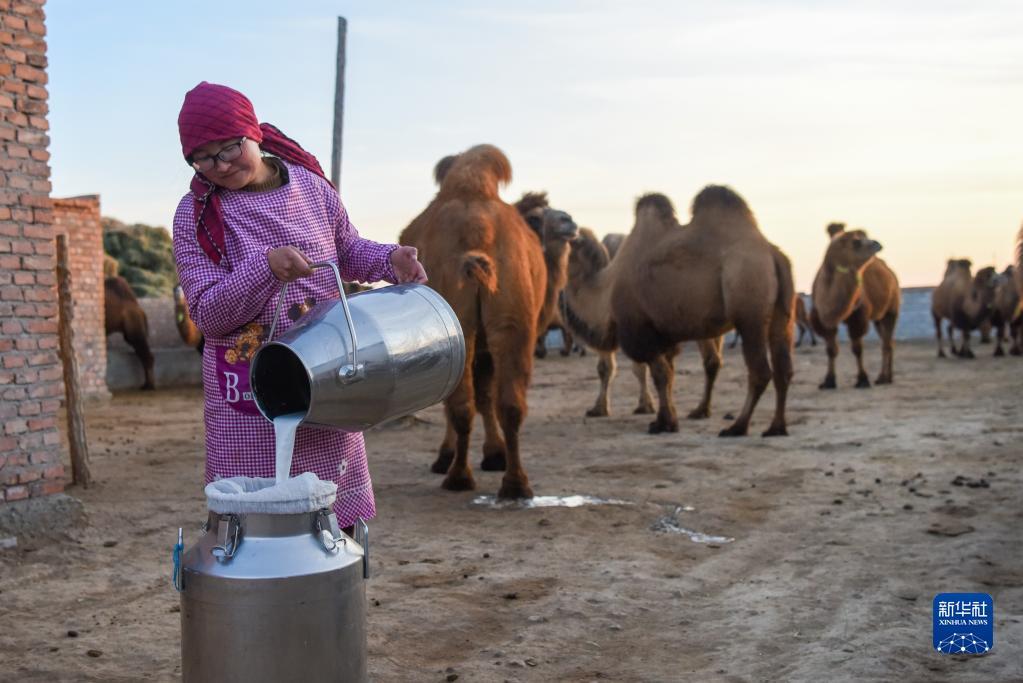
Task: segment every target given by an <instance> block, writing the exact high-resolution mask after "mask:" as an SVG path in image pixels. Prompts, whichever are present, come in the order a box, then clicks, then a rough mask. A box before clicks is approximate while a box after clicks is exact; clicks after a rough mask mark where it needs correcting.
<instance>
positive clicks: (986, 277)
mask: <svg viewBox="0 0 1023 683" xmlns="http://www.w3.org/2000/svg"><path fill="white" fill-rule="evenodd" d="M997 285H998V271H997V270H995V269H994V268H993V267H991V266H987V267H986V268H981V269H980V270H978V271H977V274H976V275H974V276H973V288H974V290H975V291H980V292H984V291H991V292H994V291H995V287H996V286H997Z"/></svg>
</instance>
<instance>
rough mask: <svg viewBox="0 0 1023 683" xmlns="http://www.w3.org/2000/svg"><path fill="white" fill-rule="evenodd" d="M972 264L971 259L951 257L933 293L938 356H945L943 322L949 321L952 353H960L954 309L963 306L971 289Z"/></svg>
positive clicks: (933, 314) (949, 339) (932, 303)
mask: <svg viewBox="0 0 1023 683" xmlns="http://www.w3.org/2000/svg"><path fill="white" fill-rule="evenodd" d="M971 266H972V264H971V263H970V261H969V259H949V260H948V262H947V263H946V264H945V275H944V277H942V279H941V283H940V284H939V285H938V286H937V287H935V288H934V291H933V292H932V293H931V317H932V318H934V335H935V337H936V338H937V340H938V357H939V358H945V348H944V342H943V341H942V338H941V322H942V321H943V320H947V321H948V345H949V350H950V351H951V352H952V355H959V351H958V350H957V349H956V344H955V336H954V331H955V328H954V327H953V324H952V318H953V314H954V311H955V310H957V309H959V308H961V307H962V302H963V299H965V298H966V295H967V294H968V293H969V291H970V283H971V282H972V281H973V274H972V273H971V272H970V271H971Z"/></svg>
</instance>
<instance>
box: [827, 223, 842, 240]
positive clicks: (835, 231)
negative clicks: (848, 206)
mask: <svg viewBox="0 0 1023 683" xmlns="http://www.w3.org/2000/svg"><path fill="white" fill-rule="evenodd" d="M843 232H845V223H828V237H831V238H834V237H835V235H839V234H841V233H843Z"/></svg>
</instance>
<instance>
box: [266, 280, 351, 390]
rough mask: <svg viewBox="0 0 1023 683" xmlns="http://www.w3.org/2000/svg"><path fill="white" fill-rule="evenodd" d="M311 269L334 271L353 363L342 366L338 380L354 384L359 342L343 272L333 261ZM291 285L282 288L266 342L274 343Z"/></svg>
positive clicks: (286, 284)
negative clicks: (349, 337) (342, 279)
mask: <svg viewBox="0 0 1023 683" xmlns="http://www.w3.org/2000/svg"><path fill="white" fill-rule="evenodd" d="M309 267H310V268H312V269H313V270H316V269H317V268H330V269H331V270H333V271H334V277H335V278H336V279H337V290H338V293H339V294H340V295H341V308H342V309H343V310H344V312H345V322H347V323H348V334H350V335H351V337H352V362H351V363H349V364H348V365H342V366H341V369H340V370H339V371H338V378H339V379H340V380H341V381H342V382H354V381H355V380H356V379H358V376H359V369H360V368H359V358H358V351H357V349H358V347H359V341H358V340H357V339H356V338H355V323H353V322H352V312H351V311H349V310H348V299H347V297H345V285H344V283H343V282H342V281H341V271H340V270H339V269H338V267H337V264H336V263H334V262H333V261H321V262H320V263H312V264H310V265H309ZM289 284H290V283H288V282H285V283H284V287H282V288H281V295H280V298H278V299H277V310H276V311H274V320H273V322H272V323H271V324H270V333H269V334H268V335H267V336H266V340H267V341H268V342H269V341H272V340H273V338H274V330H276V329H277V321H278V320H279V319H280V317H281V309H283V308H284V295H285V294H287V293H288V285H289Z"/></svg>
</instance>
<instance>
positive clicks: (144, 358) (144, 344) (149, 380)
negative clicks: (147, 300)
mask: <svg viewBox="0 0 1023 683" xmlns="http://www.w3.org/2000/svg"><path fill="white" fill-rule="evenodd" d="M125 322H126V324H125V329H124V330H122V334H123V335H124V340H125V341H126V342H128V344H129V345H130V346H131V348H132V349H134V351H135V355H136V356H138V359H139V361H140V362H141V363H142V373H143V375H145V381H144V383H143V384H142V390H143V391H149V390H150V389H155V388H156V384H155V383H154V382H153V353H152V351H150V350H149V340H148V339H147V338H146V322H145V319H144V318H143V319H142V322H141V323H139V322H138V321H136V324H135V325H128V324H127V322H128V321H125ZM128 327H134V328H135V329H132V330H129V329H127V328H128Z"/></svg>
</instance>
